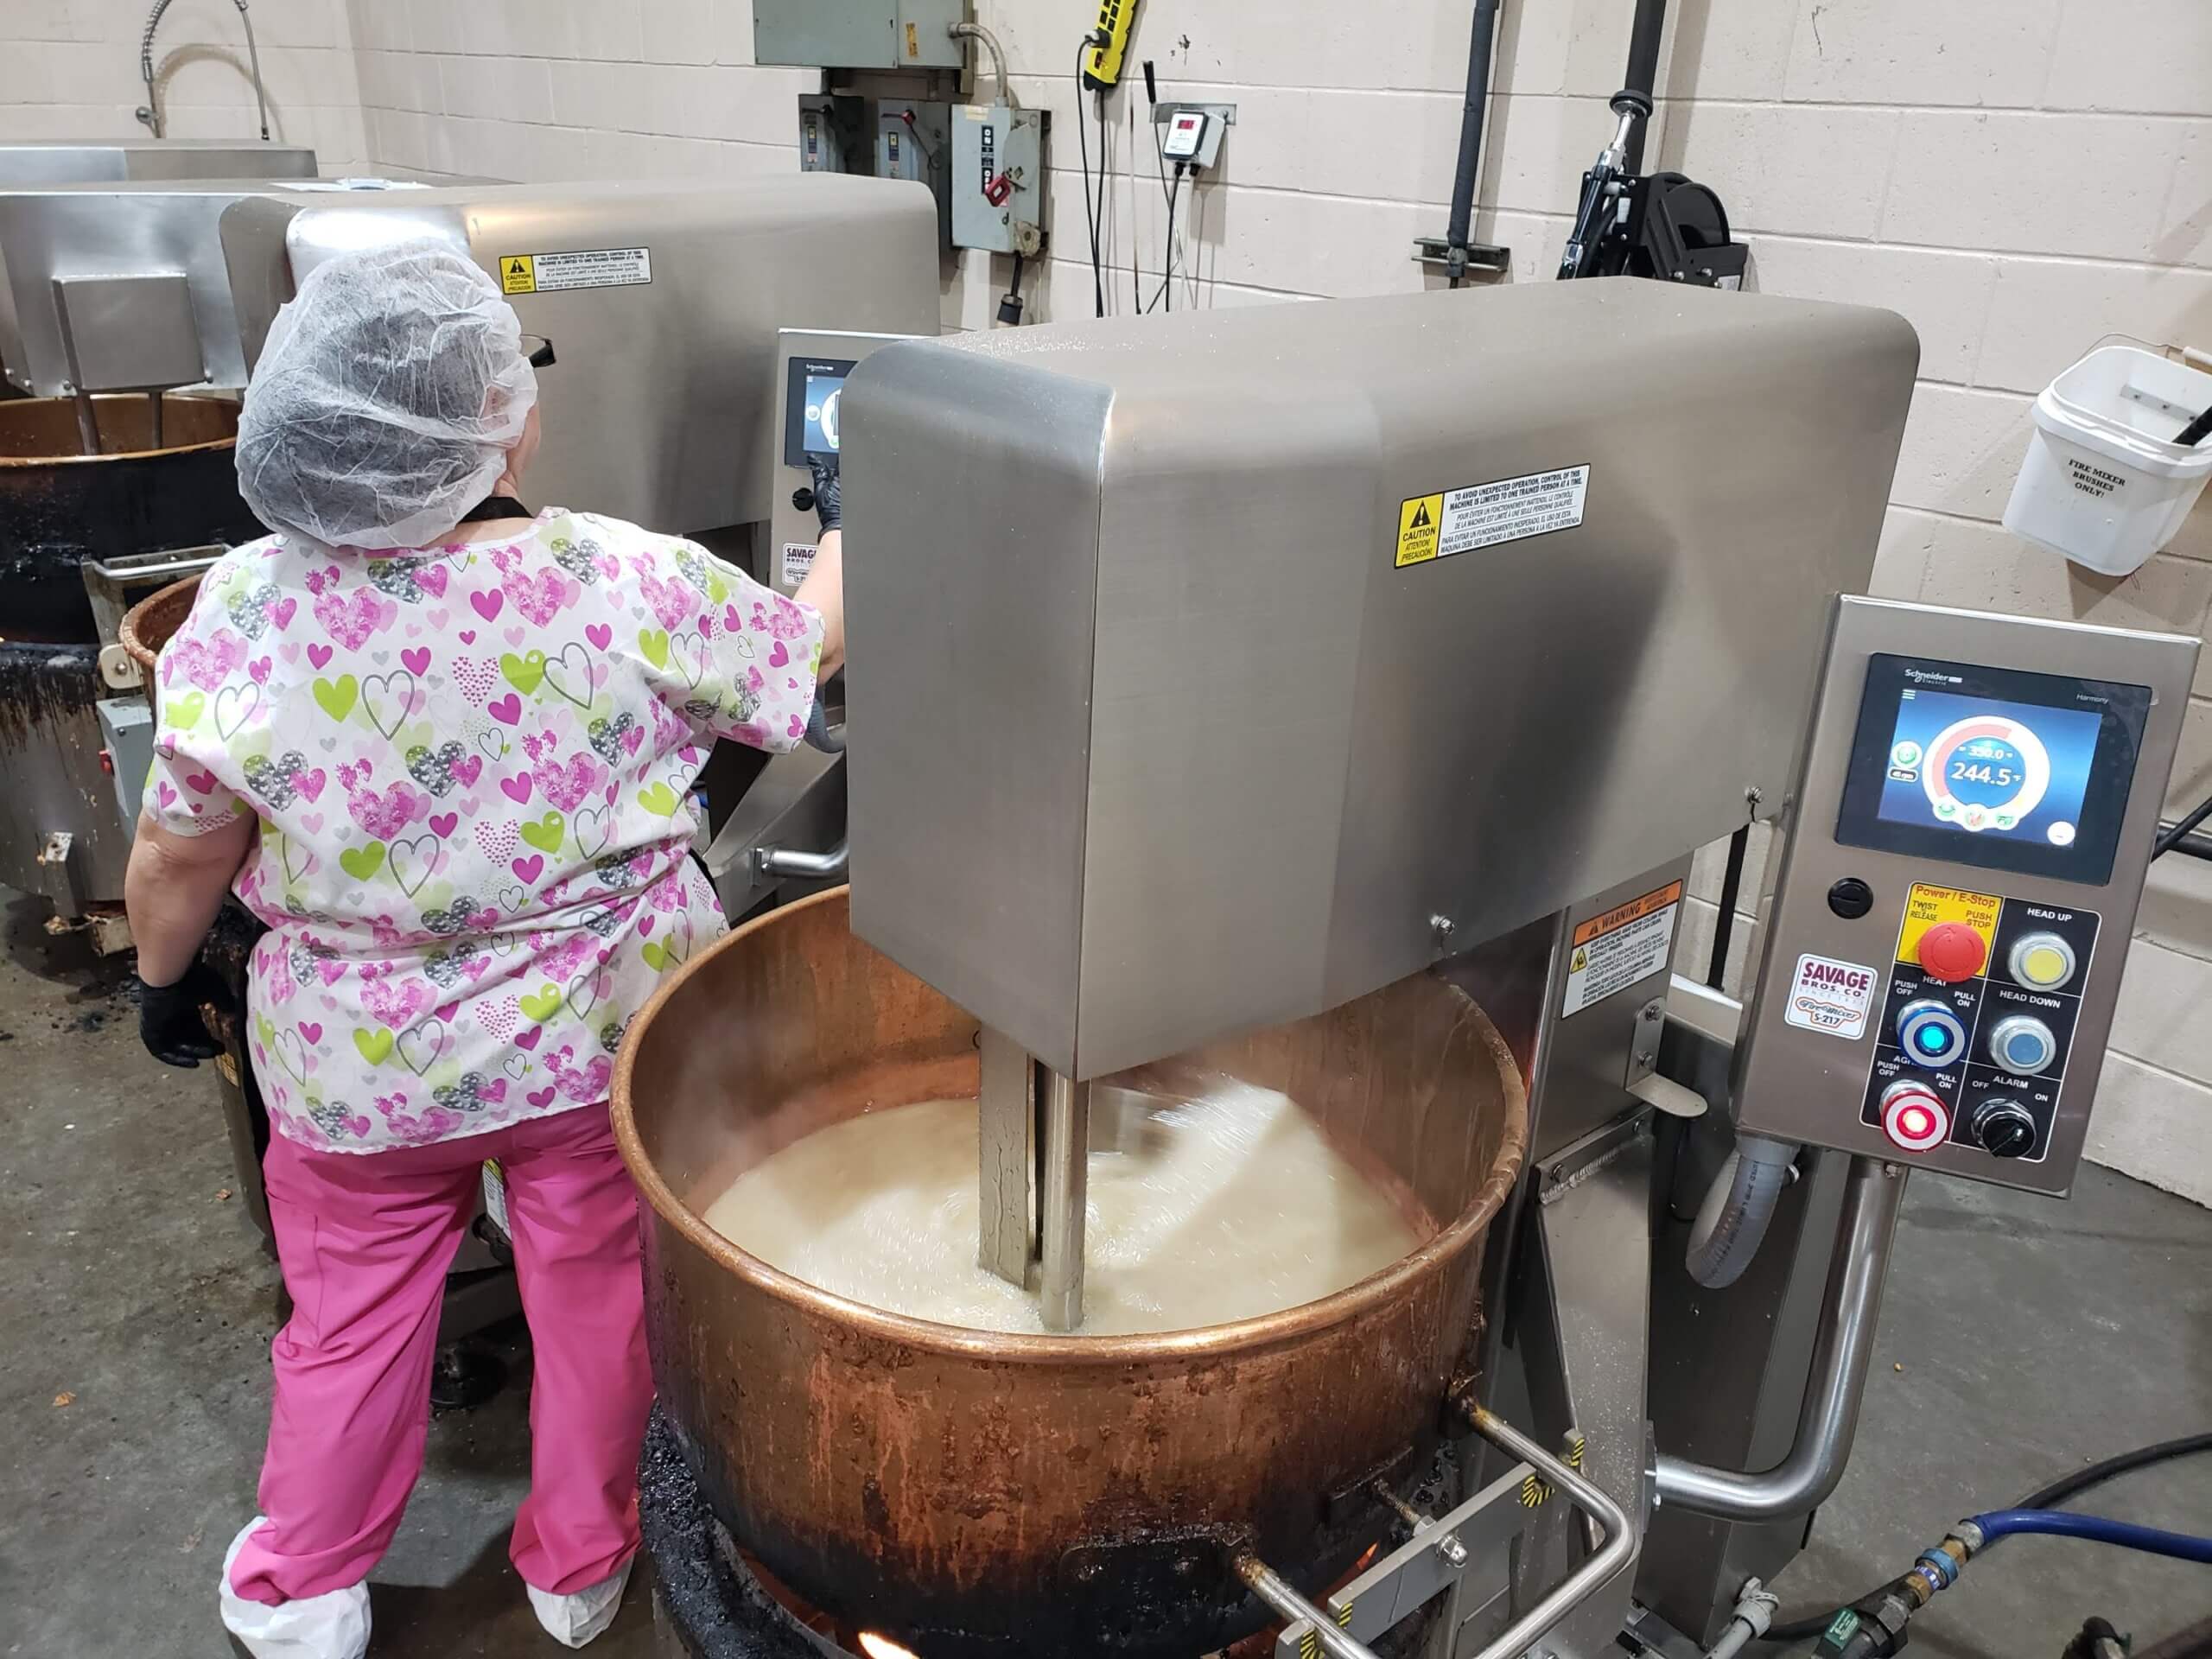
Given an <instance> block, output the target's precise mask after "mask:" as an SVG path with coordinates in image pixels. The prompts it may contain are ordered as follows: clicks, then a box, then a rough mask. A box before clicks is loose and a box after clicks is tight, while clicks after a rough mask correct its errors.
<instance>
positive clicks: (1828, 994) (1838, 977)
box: [1783, 955, 1878, 1039]
mask: <svg viewBox="0 0 2212 1659" xmlns="http://www.w3.org/2000/svg"><path fill="white" fill-rule="evenodd" d="M1877 979H1878V976H1876V974H1875V972H1874V970H1873V969H1872V968H1867V967H1864V966H1861V965H1860V964H1859V963H1855V962H1838V961H1836V960H1835V959H1834V957H1815V956H1810V955H1808V956H1802V957H1798V958H1797V971H1796V974H1795V975H1794V976H1792V977H1791V979H1790V982H1789V1007H1787V1008H1786V1009H1785V1010H1784V1011H1783V1020H1785V1021H1786V1022H1788V1023H1789V1024H1790V1025H1793V1026H1797V1027H1802V1029H1804V1030H1806V1031H1817V1032H1820V1033H1822V1034H1824V1035H1826V1036H1829V1037H1845V1038H1852V1039H1857V1038H1860V1037H1864V1036H1865V1035H1866V1014H1867V1010H1868V1009H1870V1008H1872V1007H1873V1006H1874V988H1875V985H1876V983H1877Z"/></svg>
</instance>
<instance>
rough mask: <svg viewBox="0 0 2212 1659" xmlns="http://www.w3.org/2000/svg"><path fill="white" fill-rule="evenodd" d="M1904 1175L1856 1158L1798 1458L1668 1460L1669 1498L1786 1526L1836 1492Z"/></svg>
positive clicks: (1662, 1461) (1794, 1451)
mask: <svg viewBox="0 0 2212 1659" xmlns="http://www.w3.org/2000/svg"><path fill="white" fill-rule="evenodd" d="M1903 1199H1904V1171H1903V1170H1901V1169H1898V1170H1892V1168H1891V1166H1890V1165H1888V1164H1887V1163H1885V1161H1884V1160H1881V1159H1878V1158H1854V1159H1853V1160H1851V1173H1850V1175H1849V1178H1848V1180H1847V1185H1846V1186H1845V1188H1844V1194H1843V1213H1842V1217H1841V1218H1840V1221H1839V1223H1838V1224H1837V1243H1836V1253H1835V1259H1834V1262H1831V1263H1830V1264H1829V1267H1828V1277H1827V1287H1826V1288H1825V1289H1824V1290H1823V1291H1822V1292H1821V1315H1820V1333H1819V1336H1818V1338H1816V1339H1815V1343H1814V1346H1813V1363H1812V1372H1811V1375H1810V1376H1808V1378H1807V1379H1806V1383H1805V1403H1804V1405H1803V1407H1802V1408H1801V1409H1800V1411H1799V1413H1798V1415H1797V1434H1796V1440H1795V1442H1794V1443H1793V1444H1792V1445H1791V1446H1790V1448H1789V1456H1788V1457H1786V1458H1784V1459H1783V1460H1782V1461H1781V1462H1780V1463H1778V1464H1777V1465H1775V1466H1774V1467H1773V1468H1771V1469H1769V1470H1766V1471H1764V1472H1762V1473H1758V1474H1748V1473H1741V1472H1738V1471H1734V1470H1730V1469H1716V1468H1713V1467H1712V1466H1711V1465H1707V1464H1701V1463H1689V1462H1686V1461H1685V1460H1683V1459H1681V1458H1672V1457H1669V1456H1667V1455H1665V1454H1664V1453H1663V1452H1662V1454H1661V1455H1660V1458H1659V1460H1658V1465H1657V1470H1656V1475H1657V1483H1658V1497H1659V1501H1660V1502H1661V1503H1662V1504H1664V1503H1672V1504H1675V1505H1676V1506H1677V1507H1679V1508H1681V1509H1685V1510H1691V1511H1692V1512H1694V1513H1695V1514H1698V1515H1709V1516H1716V1517H1718V1518H1719V1519H1721V1520H1724V1521H1755V1522H1764V1521H1777V1520H1780V1519H1782V1518H1783V1517H1784V1516H1793V1515H1801V1514H1802V1513H1804V1512H1805V1511H1806V1510H1810V1509H1812V1508H1814V1507H1815V1505H1817V1504H1818V1503H1821V1501H1822V1500H1823V1499H1825V1498H1826V1497H1827V1496H1828V1494H1829V1493H1830V1492H1832V1491H1834V1490H1835V1486H1836V1483H1837V1482H1838V1481H1839V1480H1840V1479H1842V1478H1843V1470H1844V1465H1845V1464H1846V1463H1847V1461H1849V1459H1850V1457H1851V1442H1852V1439H1853V1436H1854V1435H1855V1434H1856V1433H1858V1431H1859V1402H1860V1401H1861V1399H1862V1397H1863V1396H1864V1395H1865V1393H1866V1370H1867V1366H1868V1363H1869V1362H1870V1361H1871V1360H1872V1357H1873V1352H1874V1321H1875V1319H1876V1317H1877V1316H1878V1314H1879V1313H1880V1312H1881V1307H1882V1286H1883V1282H1884V1281H1885V1280H1886V1279H1887V1278H1888V1276H1889V1270H1890V1247H1891V1243H1892V1242H1893V1241H1894V1239H1895V1238H1896V1236H1897V1206H1898V1205H1899V1204H1900V1203H1901V1202H1902V1201H1903Z"/></svg>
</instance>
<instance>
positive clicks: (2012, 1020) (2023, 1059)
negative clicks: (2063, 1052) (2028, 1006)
mask: <svg viewBox="0 0 2212 1659" xmlns="http://www.w3.org/2000/svg"><path fill="white" fill-rule="evenodd" d="M1989 1058H1991V1059H1993V1060H1994V1061H1996V1062H1997V1064H1998V1065H2001V1066H2003V1067H2004V1068H2005V1070H2006V1071H2012V1072H2016V1073H2018V1074H2019V1075H2021V1076H2024V1077H2033V1076H2034V1075H2035V1074H2036V1073H2037V1072H2038V1071H2042V1070H2043V1069H2044V1067H2045V1066H2047V1065H2050V1063H2051V1062H2052V1061H2053V1060H2055V1059H2056V1058H2058V1039H2057V1038H2056V1037H2055V1036H2053V1035H2052V1034H2051V1030H2050V1027H2049V1026H2046V1025H2045V1024H2044V1022H2043V1021H2042V1020H2038V1019H2037V1018H2036V1017H2035V1016H2034V1015H2033V1014H2008V1015H2006V1016H2005V1018H2004V1019H2002V1020H1999V1021H1998V1022H1997V1023H1996V1025H1995V1026H1993V1027H1991V1029H1990V1033H1989Z"/></svg>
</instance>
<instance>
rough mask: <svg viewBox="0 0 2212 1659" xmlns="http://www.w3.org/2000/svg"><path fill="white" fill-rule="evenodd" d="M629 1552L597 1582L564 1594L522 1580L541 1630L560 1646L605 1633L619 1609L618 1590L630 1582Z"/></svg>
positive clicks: (578, 1644)
mask: <svg viewBox="0 0 2212 1659" xmlns="http://www.w3.org/2000/svg"><path fill="white" fill-rule="evenodd" d="M637 1559H638V1558H637V1557H636V1556H634V1555H632V1557H631V1558H630V1559H629V1560H626V1561H625V1562H623V1563H622V1567H621V1570H620V1571H619V1572H617V1573H614V1574H613V1575H612V1576H611V1577H608V1578H604V1579H601V1580H600V1581H599V1582H598V1583H597V1584H588V1585H586V1586H584V1587H583V1588H582V1589H581V1590H571V1591H570V1592H569V1593H568V1594H567V1595H565V1596H556V1595H555V1594H554V1593H553V1592H551V1591H550V1590H541V1589H539V1588H538V1587H537V1586H536V1585H534V1584H531V1583H528V1582H527V1581H525V1582H524V1585H523V1588H524V1589H525V1590H527V1591H529V1592H530V1606H531V1611H532V1612H534V1613H536V1614H537V1622H538V1623H539V1624H543V1626H544V1627H545V1633H546V1634H547V1635H548V1636H550V1637H552V1638H553V1639H554V1640H555V1641H556V1642H558V1643H560V1644H561V1645H562V1646H563V1647H564V1648H581V1647H582V1646H583V1644H584V1643H587V1642H589V1641H591V1640H592V1639H593V1638H594V1637H601V1636H604V1635H606V1634H607V1626H608V1625H610V1624H613V1622H614V1615H615V1614H617V1613H619V1612H620V1611H622V1592H623V1591H624V1590H625V1589H626V1588H627V1587H628V1586H629V1583H630V1569H631V1567H633V1566H635V1565H636V1564H637Z"/></svg>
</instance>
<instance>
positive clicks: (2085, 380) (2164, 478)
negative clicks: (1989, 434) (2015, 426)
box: [2005, 345, 2212, 576]
mask: <svg viewBox="0 0 2212 1659" xmlns="http://www.w3.org/2000/svg"><path fill="white" fill-rule="evenodd" d="M2208 405H2212V374H2205V373H2203V372H2201V371H2199V370H2196V369H2193V368H2190V367H2189V366H2188V365H2185V364H2182V363H2176V362H2174V361H2172V360H2171V359H2168V358H2166V357H2164V356H2162V355H2160V354H2159V353H2157V352H2153V351H2147V350H2145V349H2144V348H2143V347H2141V346H2127V345H2109V346H2097V347H2096V348H2095V349H2094V351H2092V352H2091V353H2089V354H2088V356H2087V357H2085V358H2083V359H2082V360H2081V361H2080V362H2078V363H2076V364H2075V365H2074V366H2073V367H2072V368H2070V369H2069V370H2067V371H2066V372H2064V373H2063V374H2062V375H2060V376H2059V377H2058V378H2057V379H2056V380H2054V381H2052V382H2051V383H2050V385H2048V386H2046V387H2044V391H2043V395H2042V396H2041V397H2037V399H2036V405H2035V432H2034V435H2032V436H2031V437H2030V439H2029V440H2028V456H2027V459H2026V460H2025V461H2023V462H2021V464H2020V476H2019V478H2018V480H2016V481H2015V482H2014V483H2013V486H2012V500H2011V501H2010V502H2009V503H2008V504H2007V505H2006V506H2005V529H2007V530H2009V531H2012V533H2013V534H2014V535H2015V536H2019V537H2024V538H2026V539H2027V540H2029V541H2031V542H2033V543H2036V544H2037V546H2039V547H2047V548H2049V549H2050V550H2052V551H2053V552H2056V553H2063V554H2064V555H2065V556H2067V557H2068V558H2069V559H2071V560H2073V561H2074V562H2075V563H2076V564H2082V565H2087V566H2088V568H2089V569H2092V570H2101V571H2103V572H2104V573H2105V574H2106V575H2115V576H2124V575H2127V574H2128V573H2129V572H2130V571H2133V570H2136V569H2140V568H2141V567H2142V564H2143V562H2144V561H2145V559H2147V558H2149V557H2150V556H2152V554H2153V553H2155V552H2157V551H2158V550H2159V549H2160V548H2162V547H2164V545H2165V544H2166V543H2168V542H2170V541H2171V540H2172V539H2173V538H2174V536H2175V535H2176V533H2177V532H2178V531H2180V529H2181V526H2182V521H2183V519H2185V518H2188V517H2189V514H2190V508H2192V507H2194V506H2195V505H2196V498H2197V497H2198V496H2199V495H2201V494H2202V493H2203V492H2204V482H2205V480H2206V479H2207V478H2212V441H2208V442H2205V443H2202V444H2200V445H2198V446H2197V447H2196V448H2191V449H2184V448H2182V447H2181V445H2179V444H2177V443H2175V442H2172V440H2173V438H2174V436H2175V435H2176V434H2177V433H2178V432H2179V431H2180V430H2181V429H2182V428H2183V427H2184V426H2186V425H2188V424H2189V423H2190V421H2191V420H2192V419H2193V418H2195V416H2196V414H2197V413H2198V412H2199V411H2200V410H2203V409H2204V408H2206V407H2207V406H2208Z"/></svg>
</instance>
